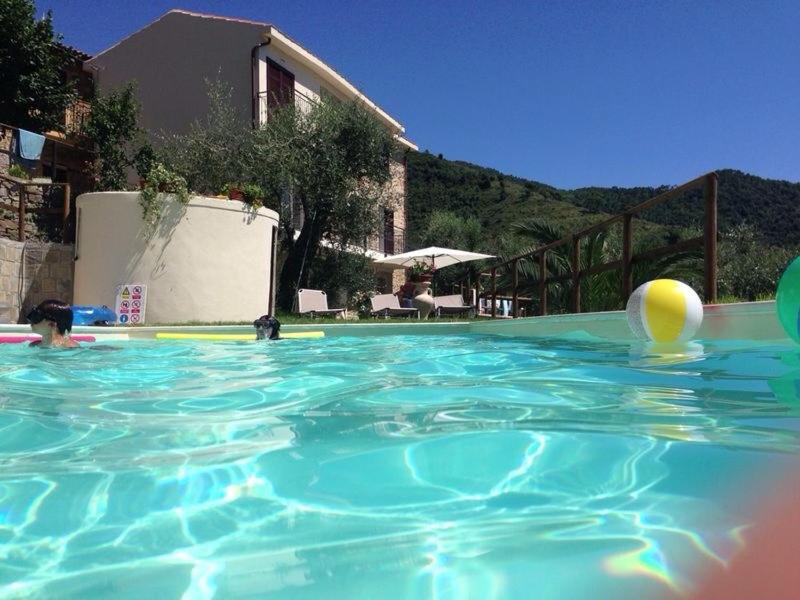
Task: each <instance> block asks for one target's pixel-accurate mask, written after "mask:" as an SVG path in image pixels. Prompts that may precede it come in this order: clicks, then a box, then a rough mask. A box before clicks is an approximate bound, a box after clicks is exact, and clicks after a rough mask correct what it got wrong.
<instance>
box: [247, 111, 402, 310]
mask: <svg viewBox="0 0 800 600" xmlns="http://www.w3.org/2000/svg"><path fill="white" fill-rule="evenodd" d="M257 138H258V141H257V144H256V148H257V155H259V156H258V159H257V162H258V163H259V164H262V165H264V170H262V173H263V175H262V177H261V178H260V179H261V181H260V182H259V183H260V184H261V185H262V186H263V187H265V189H268V190H271V192H272V193H273V194H275V195H282V196H283V197H284V198H286V199H287V202H285V203H284V206H285V207H287V206H288V205H289V203H291V204H292V205H294V206H297V207H299V208H300V210H301V211H302V217H303V218H302V226H301V228H300V232H299V235H297V236H296V237H295V233H294V230H293V223H292V222H291V220H290V219H288V218H286V215H284V218H283V226H284V229H285V233H286V235H285V236H284V243H285V245H286V251H287V252H286V260H285V261H284V264H283V268H282V270H281V273H280V279H279V284H278V306H280V307H281V308H283V309H284V310H289V309H291V305H292V301H293V298H294V295H295V292H296V290H297V289H298V288H300V287H303V286H304V285H306V284H307V281H308V273H309V269H308V266H309V265H310V264H311V263H312V261H313V260H314V258H315V257H316V256H317V253H318V252H319V248H320V244H321V242H322V241H323V240H325V241H326V242H327V245H328V246H330V247H332V248H335V249H336V250H338V251H356V250H357V248H359V247H360V248H363V246H364V244H365V242H366V240H367V239H368V238H369V237H370V236H372V235H374V234H375V233H376V232H377V230H378V227H379V218H378V217H379V207H380V206H381V204H383V203H385V202H386V201H387V194H386V183H387V182H388V181H389V179H390V171H389V163H390V158H391V153H392V148H393V140H392V136H391V134H390V133H389V131H388V130H387V129H386V128H385V127H384V126H383V124H381V123H380V122H379V121H378V119H377V117H376V116H375V114H374V112H373V111H371V110H370V109H369V108H368V107H366V106H365V105H364V104H363V103H362V102H360V101H357V100H356V101H352V102H335V101H323V102H321V103H319V104H317V105H314V106H313V107H311V109H310V110H307V111H306V110H300V109H296V108H295V107H294V106H287V107H284V108H281V109H278V110H276V111H275V112H274V113H273V114H271V115H270V118H269V120H268V122H267V124H266V125H265V126H264V127H262V128H261V129H260V130H259V131H258V133H257Z"/></svg>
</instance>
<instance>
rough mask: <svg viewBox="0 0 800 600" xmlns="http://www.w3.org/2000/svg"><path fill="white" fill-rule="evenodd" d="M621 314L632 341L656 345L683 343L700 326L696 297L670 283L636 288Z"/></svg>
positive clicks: (700, 306) (700, 311) (655, 282)
mask: <svg viewBox="0 0 800 600" xmlns="http://www.w3.org/2000/svg"><path fill="white" fill-rule="evenodd" d="M625 312H626V314H627V317H628V325H630V327H631V330H633V333H634V334H635V335H636V337H638V338H640V339H643V340H652V341H654V342H657V343H659V344H670V343H674V342H686V341H688V340H690V339H692V336H694V334H695V333H697V330H698V329H699V328H700V324H701V323H702V322H703V303H702V302H701V301H700V298H699V297H698V295H697V293H695V291H694V290H693V289H692V288H690V287H689V286H688V285H686V284H685V283H683V282H681V281H675V280H674V279H654V280H653V281H648V282H647V283H645V284H642V285H640V286H639V287H638V288H636V290H635V291H634V292H633V294H631V297H630V298H629V299H628V305H627V307H626V308H625Z"/></svg>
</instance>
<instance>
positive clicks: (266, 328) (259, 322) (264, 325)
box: [253, 315, 281, 340]
mask: <svg viewBox="0 0 800 600" xmlns="http://www.w3.org/2000/svg"><path fill="white" fill-rule="evenodd" d="M253 327H255V328H256V339H257V340H277V339H278V333H279V332H280V330H281V323H280V321H278V319H276V318H275V317H273V316H272V315H262V316H260V317H258V318H257V319H256V320H255V321H253Z"/></svg>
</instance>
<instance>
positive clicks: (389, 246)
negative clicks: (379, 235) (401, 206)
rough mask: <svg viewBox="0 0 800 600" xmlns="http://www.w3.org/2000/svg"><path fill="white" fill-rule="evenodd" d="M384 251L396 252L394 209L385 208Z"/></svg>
mask: <svg viewBox="0 0 800 600" xmlns="http://www.w3.org/2000/svg"><path fill="white" fill-rule="evenodd" d="M383 251H384V253H386V254H394V211H393V210H390V209H388V208H384V209H383Z"/></svg>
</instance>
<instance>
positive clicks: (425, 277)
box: [419, 273, 433, 283]
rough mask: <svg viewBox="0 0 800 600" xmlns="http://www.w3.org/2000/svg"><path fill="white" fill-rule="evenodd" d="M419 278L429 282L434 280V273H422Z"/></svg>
mask: <svg viewBox="0 0 800 600" xmlns="http://www.w3.org/2000/svg"><path fill="white" fill-rule="evenodd" d="M419 280H420V281H427V282H428V283H430V282H431V281H433V275H431V274H430V273H423V274H422V275H419Z"/></svg>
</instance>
